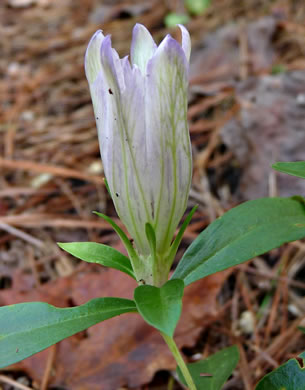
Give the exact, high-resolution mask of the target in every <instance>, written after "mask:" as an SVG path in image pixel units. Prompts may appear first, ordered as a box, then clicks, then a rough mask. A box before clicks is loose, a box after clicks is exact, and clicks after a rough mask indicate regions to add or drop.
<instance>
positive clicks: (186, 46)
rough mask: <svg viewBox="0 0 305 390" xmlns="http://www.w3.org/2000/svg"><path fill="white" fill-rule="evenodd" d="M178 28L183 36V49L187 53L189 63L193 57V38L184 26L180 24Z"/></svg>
mask: <svg viewBox="0 0 305 390" xmlns="http://www.w3.org/2000/svg"><path fill="white" fill-rule="evenodd" d="M178 26H179V28H180V30H181V35H182V49H183V51H184V53H185V57H186V59H187V61H188V62H189V61H190V56H191V37H190V34H189V32H188V31H187V29H186V28H185V27H184V26H183V25H182V24H178Z"/></svg>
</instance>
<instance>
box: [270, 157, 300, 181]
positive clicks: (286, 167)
mask: <svg viewBox="0 0 305 390" xmlns="http://www.w3.org/2000/svg"><path fill="white" fill-rule="evenodd" d="M272 168H274V169H275V170H277V171H279V172H283V173H288V175H292V176H298V177H302V178H303V179H305V161H296V162H277V163H275V164H273V165H272Z"/></svg>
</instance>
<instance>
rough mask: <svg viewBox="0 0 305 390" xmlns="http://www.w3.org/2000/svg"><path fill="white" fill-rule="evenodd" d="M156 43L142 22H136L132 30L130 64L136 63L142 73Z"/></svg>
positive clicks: (155, 47) (154, 49)
mask: <svg viewBox="0 0 305 390" xmlns="http://www.w3.org/2000/svg"><path fill="white" fill-rule="evenodd" d="M156 49H157V45H156V44H155V41H154V40H153V38H152V36H151V35H150V32H149V31H148V30H147V28H146V27H144V26H143V25H142V24H139V23H137V24H136V25H135V26H134V28H133V31H132V41H131V49H130V60H131V63H132V65H134V64H136V65H137V66H138V67H139V68H140V69H141V71H142V73H143V74H145V72H146V65H147V62H148V60H149V59H150V58H151V57H152V56H153V54H154V52H155V51H156Z"/></svg>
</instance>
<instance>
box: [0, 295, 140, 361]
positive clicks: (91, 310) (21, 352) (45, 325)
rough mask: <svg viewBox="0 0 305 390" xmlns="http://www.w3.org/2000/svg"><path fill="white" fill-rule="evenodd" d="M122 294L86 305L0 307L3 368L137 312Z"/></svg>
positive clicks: (0, 342) (40, 303)
mask: <svg viewBox="0 0 305 390" xmlns="http://www.w3.org/2000/svg"><path fill="white" fill-rule="evenodd" d="M136 311H137V309H136V306H135V303H134V302H133V301H131V300H129V299H122V298H96V299H92V300H91V301H89V302H87V303H85V304H84V305H81V306H77V307H72V308H65V309H61V308H57V307H54V306H51V305H49V304H47V303H43V302H30V303H20V304H17V305H9V306H4V307H1V308H0V351H1V353H0V368H2V367H6V366H8V365H10V364H13V363H16V362H19V361H20V360H23V359H25V358H27V357H29V356H32V355H33V354H35V353H37V352H40V351H42V350H43V349H45V348H47V347H49V346H50V345H53V344H55V343H57V342H58V341H61V340H63V339H65V338H66V337H69V336H72V335H73V334H75V333H78V332H80V331H82V330H84V329H87V328H89V327H90V326H92V325H95V324H97V323H98V322H101V321H105V320H107V319H109V318H112V317H115V316H118V315H120V314H123V313H128V312H136Z"/></svg>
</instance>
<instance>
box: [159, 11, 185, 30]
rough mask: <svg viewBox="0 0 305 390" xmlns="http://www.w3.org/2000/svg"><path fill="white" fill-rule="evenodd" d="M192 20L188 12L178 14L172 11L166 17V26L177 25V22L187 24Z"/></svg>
mask: <svg viewBox="0 0 305 390" xmlns="http://www.w3.org/2000/svg"><path fill="white" fill-rule="evenodd" d="M189 20H190V18H189V16H188V15H186V14H177V13H175V12H170V13H169V14H167V15H166V16H165V18H164V24H165V26H166V27H168V28H170V27H176V26H177V24H186V23H187V22H188V21H189Z"/></svg>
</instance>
